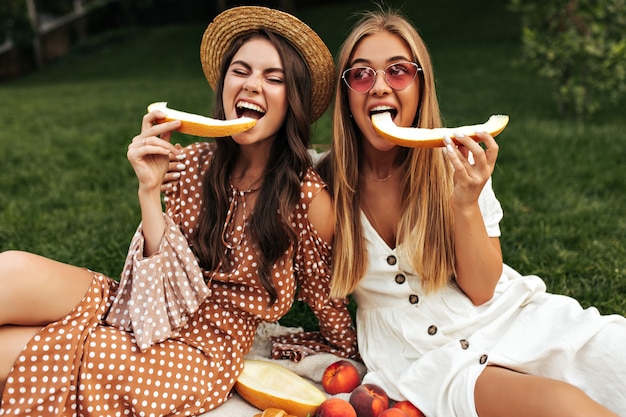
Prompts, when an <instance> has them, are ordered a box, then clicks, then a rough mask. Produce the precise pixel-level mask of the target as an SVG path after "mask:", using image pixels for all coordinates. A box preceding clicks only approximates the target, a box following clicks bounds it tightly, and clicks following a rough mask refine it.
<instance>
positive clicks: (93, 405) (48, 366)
mask: <svg viewBox="0 0 626 417" xmlns="http://www.w3.org/2000/svg"><path fill="white" fill-rule="evenodd" d="M210 146H211V145H208V144H193V145H190V147H188V149H187V150H186V152H185V153H186V154H187V155H188V158H187V160H186V163H187V165H188V166H187V169H186V170H185V173H184V175H183V176H182V177H181V180H180V182H179V184H178V185H177V186H175V187H174V190H173V191H172V192H171V193H169V194H168V196H167V198H166V205H167V215H166V221H167V222H168V232H167V233H166V236H165V238H164V241H163V244H162V248H161V250H160V251H159V252H158V253H157V254H155V255H153V256H151V257H149V258H145V259H144V258H142V257H141V253H140V251H138V250H136V248H139V247H142V246H143V245H142V241H141V239H142V237H141V236H142V235H141V233H140V231H141V229H139V230H138V233H137V234H136V236H135V238H134V239H133V242H131V249H130V251H129V256H128V258H127V262H126V265H125V268H124V272H123V273H122V278H121V280H120V283H119V284H118V283H117V282H116V281H114V280H112V279H110V278H107V277H105V276H103V275H101V274H97V273H94V279H93V281H92V284H91V286H90V288H89V289H88V291H87V293H86V295H85V297H84V298H83V300H82V302H81V303H80V304H79V305H78V306H77V307H76V308H75V309H74V310H73V311H71V312H70V313H69V314H68V315H67V316H66V317H65V318H63V319H62V320H59V321H58V322H55V323H51V324H49V325H48V326H46V327H45V328H43V329H42V330H41V332H40V333H39V334H38V335H36V336H35V337H34V338H33V339H32V340H31V341H30V342H29V344H28V345H27V346H26V347H25V349H24V350H23V352H22V354H21V355H20V356H19V358H18V359H17V361H16V363H15V365H14V367H13V369H12V371H11V373H10V374H9V378H8V380H7V383H6V387H5V390H4V392H3V396H2V404H1V407H0V416H29V417H37V416H42V417H43V416H46V417H48V416H131V415H132V416H187V415H197V414H201V413H204V412H207V411H209V410H211V409H213V408H215V407H217V406H219V405H220V404H222V403H223V402H224V401H225V400H227V399H228V398H229V396H230V393H231V390H232V387H233V386H234V383H235V381H236V378H237V376H238V375H239V373H240V372H241V369H242V367H243V355H244V354H245V353H247V352H248V350H249V349H250V347H251V345H252V341H253V337H254V334H255V332H256V328H257V326H258V324H259V323H260V322H261V321H276V320H278V319H279V318H280V317H282V316H283V315H284V314H285V313H286V312H287V311H289V308H290V307H291V305H292V303H293V299H294V296H295V295H296V288H297V287H300V292H299V294H298V297H299V298H300V299H301V300H304V301H306V302H307V303H308V304H309V305H310V306H311V308H312V310H313V311H314V313H315V315H316V316H317V317H318V319H319V320H320V332H321V335H323V341H325V342H327V343H328V346H330V347H331V348H332V349H333V350H335V351H337V352H339V353H340V354H342V355H344V356H354V355H355V354H356V347H355V346H356V337H355V334H354V331H353V329H352V325H351V320H350V317H349V313H348V310H347V308H346V305H345V303H344V302H340V301H337V300H330V299H329V298H328V292H329V288H330V276H329V258H330V247H328V245H326V244H325V243H324V242H323V241H322V240H321V239H320V238H319V237H318V236H317V234H316V232H315V230H314V229H312V227H311V225H310V224H309V223H308V220H307V216H306V213H307V210H308V204H309V202H310V201H311V200H312V199H313V197H314V196H315V195H316V193H317V192H319V190H320V189H322V187H323V186H324V185H323V183H322V182H321V180H320V179H319V177H317V174H315V173H314V172H313V171H310V172H308V173H307V175H306V176H305V179H304V181H303V182H302V195H301V201H300V203H299V205H298V206H297V207H296V209H295V211H294V216H293V226H294V228H295V230H296V232H297V233H298V235H299V236H300V241H299V243H298V244H297V245H294V246H293V247H292V248H290V249H289V250H288V251H287V252H286V253H285V255H284V257H283V258H281V260H280V261H279V262H277V263H276V264H275V265H274V266H273V269H272V271H271V272H272V277H273V281H274V285H275V287H276V289H277V292H278V300H277V302H276V303H274V304H272V305H270V303H269V296H268V294H267V292H266V291H265V289H264V288H263V286H262V285H261V284H260V280H259V277H258V276H257V273H256V268H255V265H256V252H255V250H254V249H253V247H252V246H251V244H250V242H248V241H247V239H246V238H245V236H250V233H245V230H243V232H244V233H236V236H235V234H233V236H230V237H228V238H229V239H230V242H229V243H230V245H231V246H232V247H233V248H234V249H233V250H232V251H231V252H229V258H230V260H231V261H230V262H229V263H228V264H227V265H222V266H221V267H220V268H219V270H217V271H202V270H200V269H199V267H198V266H197V263H196V262H195V259H194V258H193V257H192V256H189V253H190V252H189V248H188V246H186V242H187V238H188V237H189V236H190V234H191V233H193V230H194V226H195V221H196V219H197V215H198V213H199V207H200V205H201V200H200V194H199V193H200V190H201V177H202V173H203V172H204V170H205V169H206V167H207V166H208V163H209V162H210V160H211V155H212V153H211V148H210ZM235 217H236V213H235ZM243 227H244V229H245V228H247V227H248V225H247V224H244V225H243ZM235 237H241V240H239V241H237V242H234V241H233V240H232V239H234V238H235ZM133 248H135V249H133ZM210 277H212V280H210V279H209V278H210ZM207 282H208V284H207ZM109 316H110V317H109ZM139 329H140V331H136V330H139ZM318 342H319V340H318Z"/></svg>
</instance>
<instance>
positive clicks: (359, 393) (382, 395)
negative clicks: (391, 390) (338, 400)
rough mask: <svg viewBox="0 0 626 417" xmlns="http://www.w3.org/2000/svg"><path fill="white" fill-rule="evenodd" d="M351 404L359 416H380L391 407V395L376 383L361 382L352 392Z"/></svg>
mask: <svg viewBox="0 0 626 417" xmlns="http://www.w3.org/2000/svg"><path fill="white" fill-rule="evenodd" d="M349 401H350V404H352V407H354V409H355V410H356V414H357V415H358V416H359V417H378V415H379V414H380V413H382V412H383V410H386V409H387V408H389V397H388V396H387V393H386V392H385V390H383V389H382V388H381V387H379V386H378V385H376V384H361V385H359V386H358V387H356V388H355V389H354V391H352V394H350V400H349Z"/></svg>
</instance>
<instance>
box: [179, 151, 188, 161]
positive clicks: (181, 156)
mask: <svg viewBox="0 0 626 417" xmlns="http://www.w3.org/2000/svg"><path fill="white" fill-rule="evenodd" d="M186 157H187V155H185V154H184V153H181V154H180V155H176V159H178V160H181V159H185V158H186Z"/></svg>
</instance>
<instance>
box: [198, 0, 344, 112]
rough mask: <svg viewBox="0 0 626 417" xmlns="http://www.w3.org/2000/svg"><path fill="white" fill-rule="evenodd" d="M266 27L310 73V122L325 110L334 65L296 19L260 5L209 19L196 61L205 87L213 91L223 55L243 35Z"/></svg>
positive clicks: (320, 43)
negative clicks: (287, 44) (294, 51)
mask: <svg viewBox="0 0 626 417" xmlns="http://www.w3.org/2000/svg"><path fill="white" fill-rule="evenodd" d="M261 28H266V29H268V30H271V31H272V32H274V33H277V34H279V35H281V36H282V37H284V38H285V39H287V40H288V41H289V42H291V44H292V45H293V46H294V47H295V48H296V49H297V50H298V51H299V52H300V54H301V55H302V57H303V58H304V61H305V62H306V65H307V67H308V69H309V72H310V73H311V79H312V80H311V81H312V103H311V118H310V119H311V122H313V121H315V120H317V119H318V118H319V117H320V116H321V115H322V114H324V112H325V111H326V109H327V108H328V106H329V105H330V102H331V100H332V97H333V88H334V85H335V64H334V61H333V57H332V54H331V53H330V51H329V50H328V47H327V46H326V44H324V42H323V41H322V39H321V38H320V37H319V36H318V35H317V33H315V31H313V29H311V28H310V27H309V26H307V25H306V24H305V23H303V22H302V21H301V20H299V19H298V18H296V17H294V16H292V15H290V14H288V13H285V12H282V11H280V10H275V9H270V8H267V7H261V6H240V7H233V8H231V9H228V10H225V11H224V12H222V13H220V14H219V15H218V16H216V17H215V19H213V21H212V22H211V23H210V24H209V26H208V27H207V28H206V30H205V32H204V35H203V36H202V44H201V45H200V61H201V63H202V70H203V71H204V75H205V76H206V78H207V80H208V82H209V85H210V86H211V88H213V89H214V90H215V86H216V85H217V81H218V78H219V76H220V74H219V71H220V68H221V64H222V59H223V57H224V53H225V52H226V50H227V49H228V48H229V47H230V45H231V43H232V42H233V41H234V40H235V39H237V38H238V37H240V36H242V35H244V34H245V33H248V32H251V31H254V30H258V29H261Z"/></svg>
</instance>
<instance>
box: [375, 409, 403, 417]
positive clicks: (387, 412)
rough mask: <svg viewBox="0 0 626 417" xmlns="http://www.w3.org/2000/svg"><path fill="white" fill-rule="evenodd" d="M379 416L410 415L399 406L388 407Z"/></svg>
mask: <svg viewBox="0 0 626 417" xmlns="http://www.w3.org/2000/svg"><path fill="white" fill-rule="evenodd" d="M378 417H409V416H408V415H407V413H405V412H404V411H402V410H400V409H399V408H393V407H392V408H388V409H386V410H384V411H383V412H382V413H380V414H379V415H378Z"/></svg>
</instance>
